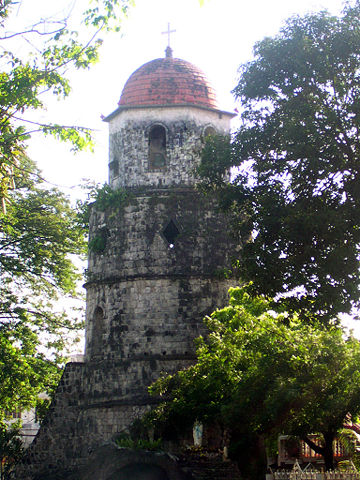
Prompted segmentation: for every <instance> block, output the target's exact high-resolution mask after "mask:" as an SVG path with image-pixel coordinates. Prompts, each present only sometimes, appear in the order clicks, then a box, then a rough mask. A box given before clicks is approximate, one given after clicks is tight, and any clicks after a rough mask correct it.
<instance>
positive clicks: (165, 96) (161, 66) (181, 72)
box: [119, 51, 217, 109]
mask: <svg viewBox="0 0 360 480" xmlns="http://www.w3.org/2000/svg"><path fill="white" fill-rule="evenodd" d="M170 55H171V51H170ZM170 55H169V52H167V56H166V57H165V58H157V59H156V60H152V61H151V62H148V63H145V64H144V65H143V66H142V67H140V68H138V69H137V70H136V71H135V72H134V73H133V74H132V75H131V76H130V77H129V79H128V81H127V82H126V84H125V87H124V89H123V91H122V94H121V97H120V101H119V106H120V107H132V106H134V107H135V106H142V105H144V106H145V105H149V106H150V105H179V104H193V105H199V106H203V107H207V108H215V109H216V108H217V102H216V95H215V91H214V89H213V88H212V87H211V85H210V84H209V82H208V80H207V79H206V77H205V75H204V74H203V72H202V71H201V70H199V69H198V68H197V67H195V66H194V65H192V64H191V63H189V62H186V61H185V60H181V59H180V58H172V57H171V56H170Z"/></svg>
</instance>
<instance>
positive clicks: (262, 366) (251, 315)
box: [151, 286, 360, 469]
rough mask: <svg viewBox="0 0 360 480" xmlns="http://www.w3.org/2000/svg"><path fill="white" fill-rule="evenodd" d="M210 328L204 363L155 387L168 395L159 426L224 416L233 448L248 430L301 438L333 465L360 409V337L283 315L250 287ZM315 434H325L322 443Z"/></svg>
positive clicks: (234, 296)
mask: <svg viewBox="0 0 360 480" xmlns="http://www.w3.org/2000/svg"><path fill="white" fill-rule="evenodd" d="M206 325H207V327H208V329H209V336H208V338H207V339H206V340H205V339H202V338H200V339H199V344H198V348H197V362H196V364H195V365H193V366H191V367H189V368H188V369H186V370H182V371H180V372H178V373H177V374H175V375H172V376H169V377H166V378H163V379H160V380H158V381H157V382H156V383H155V384H154V385H153V386H152V387H151V391H152V393H154V394H157V395H160V398H161V397H165V402H164V403H162V404H160V406H159V407H158V408H157V409H156V410H155V413H153V414H152V415H153V416H154V418H155V419H156V421H155V425H157V422H159V425H160V426H161V425H162V426H164V427H163V431H165V432H166V431H167V430H168V429H169V427H170V429H171V430H176V429H178V430H179V431H181V429H182V428H184V426H186V425H188V426H191V425H192V424H193V423H194V421H195V420H199V421H202V422H204V423H205V424H209V423H213V422H214V421H217V422H220V424H222V425H223V426H224V427H225V428H227V429H229V430H230V432H231V440H232V446H233V447H234V446H236V443H237V442H238V441H239V440H241V438H242V436H243V435H244V434H245V435H249V434H257V435H258V436H262V437H264V438H267V439H270V438H273V437H274V436H277V435H279V434H288V435H294V436H297V437H299V438H301V439H302V440H304V441H305V442H306V443H307V444H308V445H309V446H310V447H311V448H313V449H314V450H315V451H316V452H317V453H319V454H321V455H322V456H323V458H324V461H325V465H326V468H327V469H332V468H333V467H334V458H333V457H334V455H333V441H334V438H335V437H336V435H337V433H338V432H339V431H340V430H341V429H342V427H343V425H344V421H345V418H346V417H348V416H349V415H351V416H352V418H356V417H357V415H358V414H359V413H360V384H359V380H360V368H359V365H360V363H359V362H360V344H359V342H358V340H356V339H354V338H353V337H352V336H351V335H350V336H345V332H344V331H343V329H342V328H340V327H336V326H333V327H324V326H323V325H322V324H319V323H318V322H316V321H315V319H313V322H312V324H311V325H308V324H304V323H303V322H301V321H300V320H299V317H298V315H296V314H292V315H290V314H287V313H279V312H275V311H274V310H271V302H270V300H268V299H265V298H264V297H253V296H251V295H250V294H249V287H248V286H246V287H242V288H234V289H230V304H229V306H228V307H226V308H224V309H221V310H217V311H215V312H214V313H213V314H212V315H211V317H208V318H206ZM310 434H319V435H320V436H321V439H322V444H321V445H320V446H319V445H315V444H314V442H313V441H312V440H311V438H310V437H309V435H310ZM242 448H244V446H242Z"/></svg>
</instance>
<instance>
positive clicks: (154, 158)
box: [149, 125, 166, 169]
mask: <svg viewBox="0 0 360 480" xmlns="http://www.w3.org/2000/svg"><path fill="white" fill-rule="evenodd" d="M165 166H166V130H165V128H164V127H163V126H162V125H154V126H153V127H151V129H150V132H149V167H150V168H151V169H153V168H155V169H156V168H164V167H165Z"/></svg>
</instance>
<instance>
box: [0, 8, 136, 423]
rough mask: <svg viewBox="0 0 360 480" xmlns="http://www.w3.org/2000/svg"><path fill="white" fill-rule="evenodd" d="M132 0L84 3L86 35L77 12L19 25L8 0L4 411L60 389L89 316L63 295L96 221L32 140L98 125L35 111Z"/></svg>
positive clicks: (1, 275)
mask: <svg viewBox="0 0 360 480" xmlns="http://www.w3.org/2000/svg"><path fill="white" fill-rule="evenodd" d="M129 3H130V0H129V1H128V0H95V1H94V2H93V8H89V9H87V10H86V12H84V23H85V24H86V26H87V27H88V30H87V31H88V32H89V33H88V35H89V36H88V38H86V39H85V40H84V39H83V40H80V39H79V37H78V33H77V32H74V31H71V29H70V28H69V24H70V17H69V16H65V17H64V18H60V19H59V18H51V19H45V20H44V19H40V20H39V21H38V22H37V23H35V24H34V25H31V26H29V27H25V28H24V29H22V30H19V31H17V32H12V33H9V32H7V31H6V24H7V22H8V20H9V16H10V15H11V13H12V10H13V8H14V6H15V5H17V4H18V2H15V1H12V0H4V1H2V2H0V31H1V33H0V35H1V38H0V40H1V42H2V46H3V49H2V50H1V53H0V58H1V64H0V202H1V204H2V208H1V206H0V420H1V419H2V418H4V416H5V411H6V410H13V409H14V408H15V407H24V408H26V407H29V406H31V405H34V404H35V403H36V401H37V397H38V395H39V393H40V392H43V391H47V392H50V393H51V391H52V390H53V389H54V387H55V385H56V383H57V381H58V378H59V374H60V367H61V366H62V365H63V362H64V358H63V354H64V352H65V350H64V349H65V346H66V344H67V341H68V338H69V331H70V332H71V331H76V330H78V329H79V328H80V327H81V326H82V320H81V318H80V319H79V318H76V317H74V316H73V315H69V314H68V312H67V311H66V309H63V308H59V299H60V298H61V304H62V305H64V304H67V303H68V299H70V298H71V297H74V296H78V292H77V284H78V281H79V279H80V275H79V273H78V270H77V268H76V266H75V264H74V263H73V258H74V256H75V255H76V256H78V255H80V254H82V253H84V251H85V235H86V230H84V228H83V227H82V226H81V224H80V223H79V218H78V216H77V214H76V212H75V210H74V209H73V208H72V207H71V205H70V202H69V200H68V199H67V198H66V197H65V196H64V195H63V194H62V193H61V192H60V191H59V190H57V189H50V188H48V186H47V185H46V182H45V181H44V180H43V179H42V177H41V174H40V172H39V171H38V169H37V168H36V166H35V164H34V162H32V161H31V160H30V159H28V158H27V155H26V142H27V140H28V139H29V138H30V136H31V135H32V134H33V133H34V132H37V131H39V132H43V133H44V134H53V135H55V136H56V137H57V138H59V139H60V140H64V141H70V142H71V143H72V145H73V148H74V150H79V149H82V148H85V147H86V146H88V145H89V144H90V143H91V137H90V131H89V130H88V129H86V128H83V127H81V126H80V127H79V126H66V125H58V124H53V123H41V122H38V121H36V119H35V120H34V119H30V118H29V117H28V116H27V115H28V114H30V112H32V111H36V110H41V109H43V107H44V105H45V100H44V99H45V98H46V94H53V95H55V96H57V97H60V98H63V97H66V96H67V95H68V94H69V92H70V83H69V78H68V76H69V69H70V67H73V68H75V69H80V68H88V67H89V66H90V65H91V64H92V63H94V62H95V61H96V60H97V58H98V54H99V48H100V45H101V39H100V38H99V33H100V32H101V31H102V30H109V29H111V28H114V29H115V30H117V29H118V28H119V22H120V16H121V15H122V14H125V13H126V9H127V7H128V4H129ZM83 35H84V34H83ZM14 39H15V40H16V41H20V42H21V41H22V42H23V44H24V45H31V46H32V49H31V50H32V51H31V50H29V48H23V49H22V51H25V55H24V58H20V57H19V56H18V55H16V54H15V53H13V52H12V51H11V48H10V47H11V46H12V41H13V40H14ZM5 45H6V46H5ZM24 45H23V47H24ZM68 310H69V309H68ZM76 314H77V315H79V313H78V312H76Z"/></svg>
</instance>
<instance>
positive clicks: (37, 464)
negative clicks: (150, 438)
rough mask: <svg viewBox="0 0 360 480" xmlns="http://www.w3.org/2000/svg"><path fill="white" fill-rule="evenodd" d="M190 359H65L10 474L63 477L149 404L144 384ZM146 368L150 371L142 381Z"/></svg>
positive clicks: (24, 479) (21, 479) (45, 479)
mask: <svg viewBox="0 0 360 480" xmlns="http://www.w3.org/2000/svg"><path fill="white" fill-rule="evenodd" d="M191 360H192V359H190V358H189V359H185V358H176V357H174V358H167V359H166V361H165V360H164V359H162V358H160V357H158V358H156V357H153V358H150V359H149V358H143V359H140V358H139V359H138V360H137V361H136V362H131V364H130V362H128V361H120V362H109V361H107V362H104V361H102V362H88V363H69V364H67V365H66V368H65V371H64V373H63V376H62V378H61V381H60V383H59V386H58V389H57V392H56V395H55V399H54V401H53V403H52V405H51V407H50V411H49V413H48V416H47V418H46V419H45V421H44V423H43V425H42V426H41V428H40V430H39V433H38V435H37V437H36V438H35V440H34V442H33V444H32V445H31V446H30V447H29V449H28V450H27V454H26V457H25V459H24V461H23V463H22V464H21V465H20V466H19V467H18V469H17V471H16V476H15V478H16V479H17V480H35V479H36V480H50V479H51V480H54V479H55V478H56V479H58V478H59V479H61V480H62V479H65V478H67V474H70V473H73V472H74V471H76V469H77V468H79V467H81V466H83V465H85V464H86V463H87V461H88V458H89V455H90V454H91V453H92V452H93V451H94V450H95V449H98V448H99V447H100V446H101V445H103V444H104V443H107V442H110V441H112V440H114V439H115V438H116V437H117V436H118V435H119V434H120V433H121V432H123V431H124V430H125V429H126V428H127V427H128V426H129V425H130V424H131V423H132V421H133V420H135V419H136V418H139V417H141V416H142V415H143V414H144V413H145V412H146V411H148V410H149V409H150V408H151V405H152V404H154V402H155V401H154V399H152V398H151V397H150V396H149V395H148V393H147V388H146V385H148V384H150V383H151V381H152V380H153V379H155V378H158V377H159V376H160V374H161V372H162V371H168V372H175V371H176V370H178V369H179V368H184V367H186V366H188V365H189V364H190V363H191ZM150 365H151V366H150ZM147 370H148V371H151V375H150V374H149V376H146V381H145V380H144V372H146V371H147ZM150 377H151V378H150ZM120 385H121V388H119V386H120Z"/></svg>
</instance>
